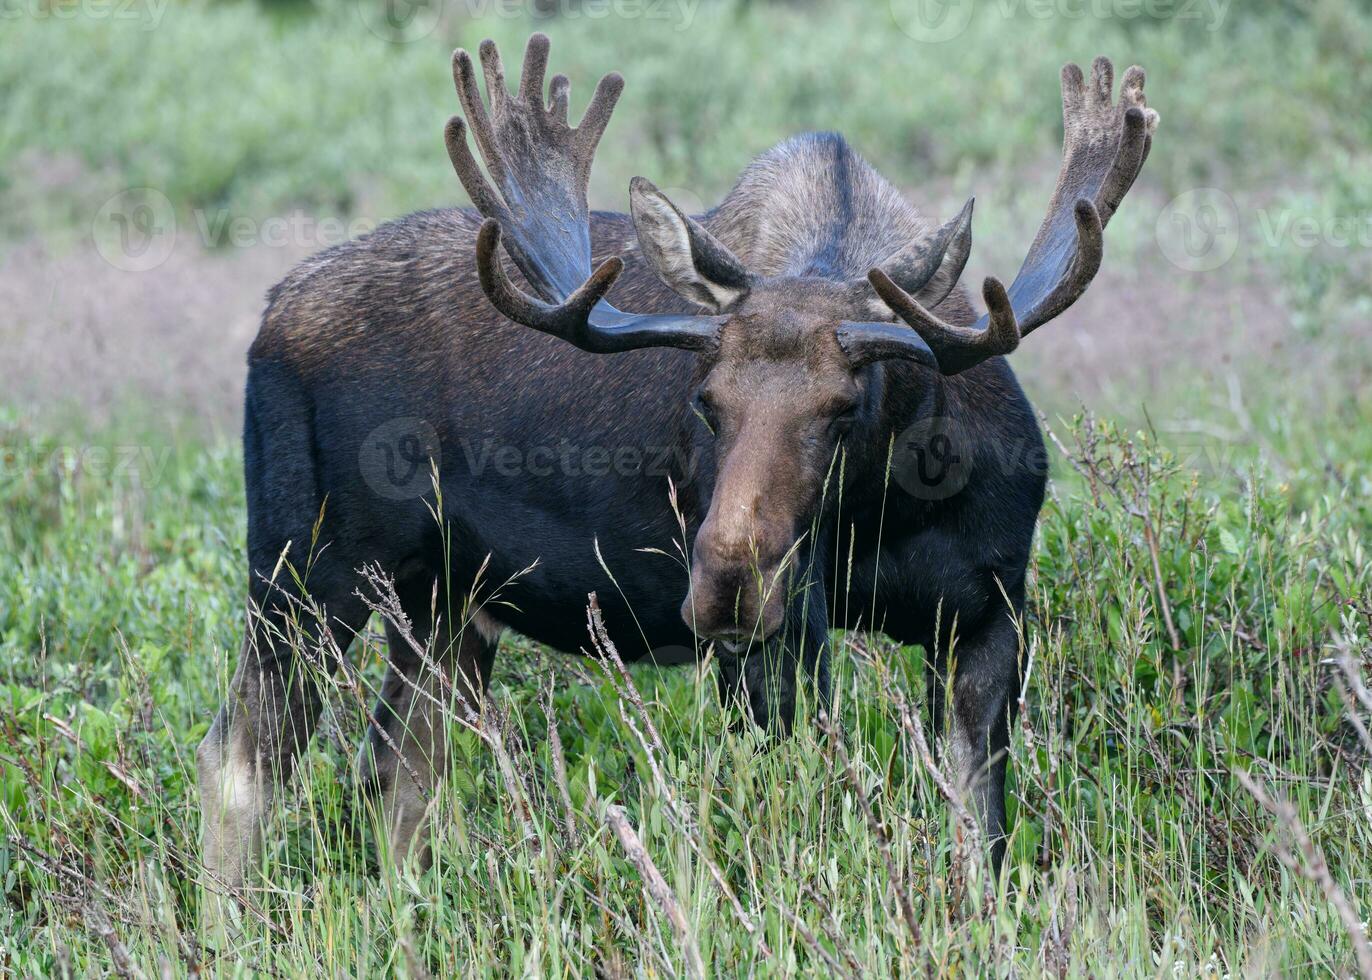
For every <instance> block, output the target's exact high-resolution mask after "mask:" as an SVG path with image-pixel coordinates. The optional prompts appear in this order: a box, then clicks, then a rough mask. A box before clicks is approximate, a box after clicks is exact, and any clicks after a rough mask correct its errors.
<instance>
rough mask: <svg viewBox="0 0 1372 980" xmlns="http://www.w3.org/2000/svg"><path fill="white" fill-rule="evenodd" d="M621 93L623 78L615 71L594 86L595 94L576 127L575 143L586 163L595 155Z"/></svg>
mask: <svg viewBox="0 0 1372 980" xmlns="http://www.w3.org/2000/svg"><path fill="white" fill-rule="evenodd" d="M623 91H624V76H623V75H621V74H620V73H619V72H617V71H612V72H610V73H609V74H608V75H606V76H605V77H603V78H602V79H601V80H600V81H599V82H598V83H597V84H596V87H595V92H594V93H593V94H592V95H591V104H590V105H588V106H587V107H586V111H585V113H583V114H582V116H581V123H580V125H578V126H577V127H576V137H577V143H578V144H579V145H580V147H581V152H582V154H583V155H584V156H585V157H586V159H587V161H588V162H589V160H590V158H591V157H593V156H594V155H595V151H596V147H597V146H599V145H600V137H601V136H603V135H605V127H606V126H608V125H609V124H610V114H611V113H613V112H614V111H615V106H616V105H617V104H618V103H619V96H620V94H621V93H622V92H623Z"/></svg>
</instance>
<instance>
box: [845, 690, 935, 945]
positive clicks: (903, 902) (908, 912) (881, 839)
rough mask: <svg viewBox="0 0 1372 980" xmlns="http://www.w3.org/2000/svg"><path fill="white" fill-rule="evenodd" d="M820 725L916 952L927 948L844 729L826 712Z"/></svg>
mask: <svg viewBox="0 0 1372 980" xmlns="http://www.w3.org/2000/svg"><path fill="white" fill-rule="evenodd" d="M819 726H820V728H821V729H822V730H823V732H824V734H825V736H826V741H825V756H826V757H827V758H828V760H829V762H830V764H831V765H832V764H833V761H834V757H835V756H836V757H837V759H838V763H839V765H840V766H841V767H842V769H843V774H844V776H845V777H846V778H847V780H848V784H849V785H850V786H851V787H852V789H853V795H855V796H856V797H857V801H858V805H859V806H860V807H861V808H862V815H863V816H864V817H865V818H866V819H867V826H868V829H870V830H871V832H872V837H873V839H874V840H875V841H876V844H877V850H878V851H879V852H880V854H881V860H882V863H883V864H884V865H885V866H886V878H887V881H888V882H889V884H890V886H891V890H892V891H893V892H894V893H895V896H896V903H897V905H898V906H899V907H900V916H901V918H902V919H903V920H904V922H905V928H906V929H907V930H909V932H910V940H911V942H913V943H914V946H915V949H916V951H918V950H919V949H921V948H922V947H923V945H924V934H923V931H922V930H921V929H920V926H919V919H918V918H917V917H916V916H915V906H914V904H913V903H912V902H911V901H910V890H909V889H908V888H907V887H906V884H905V879H904V876H903V875H901V873H900V870H899V869H898V868H897V867H896V860H895V857H894V855H893V854H892V853H891V839H890V836H889V835H888V834H887V832H886V828H885V827H884V826H883V825H882V823H881V821H880V820H879V819H877V815H876V811H875V810H873V809H872V801H871V800H870V799H868V797H867V792H866V790H864V789H863V788H862V782H861V781H860V780H859V779H858V775H857V770H856V769H854V768H853V761H852V759H850V758H849V756H848V749H847V747H846V746H845V745H844V744H843V732H842V730H841V729H840V728H839V727H838V725H837V724H836V723H835V722H833V721H832V720H830V718H829V715H828V713H826V712H821V713H820V716H819Z"/></svg>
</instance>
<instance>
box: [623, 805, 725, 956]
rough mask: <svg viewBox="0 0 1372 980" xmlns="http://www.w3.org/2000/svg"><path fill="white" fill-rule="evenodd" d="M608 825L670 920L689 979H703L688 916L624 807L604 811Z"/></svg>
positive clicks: (698, 953) (698, 950) (652, 896)
mask: <svg viewBox="0 0 1372 980" xmlns="http://www.w3.org/2000/svg"><path fill="white" fill-rule="evenodd" d="M605 822H606V823H607V824H609V825H610V829H611V830H613V831H614V834H615V836H616V837H617V838H619V845H620V847H622V848H623V849H624V856H625V857H627V858H628V859H629V863H630V864H632V865H633V866H634V867H635V868H637V869H638V873H639V874H640V875H642V876H643V887H644V888H645V889H646V890H647V892H648V894H649V896H650V897H651V898H652V899H653V901H654V902H656V903H657V907H658V908H659V909H661V910H662V914H663V915H664V916H665V917H666V919H667V921H668V922H669V923H671V926H672V930H673V931H674V932H675V933H676V938H677V942H678V943H679V944H680V946H681V949H682V952H683V953H684V955H685V957H686V974H687V976H691V977H704V976H705V964H704V963H703V962H702V961H701V958H700V948H699V947H698V946H697V945H696V940H695V936H694V934H692V932H691V926H690V923H689V922H687V921H686V913H685V912H683V911H682V910H681V904H680V903H679V902H678V901H677V900H676V895H675V893H673V891H672V889H671V888H670V887H669V886H668V884H667V880H666V879H665V878H663V877H662V872H660V871H658V870H657V865H655V864H653V859H652V858H651V857H649V856H648V852H647V850H645V849H644V847H643V842H642V841H641V840H639V837H638V834H637V833H636V832H635V831H634V828H633V825H632V824H631V823H629V818H628V816H627V815H626V814H625V812H624V808H623V807H620V806H615V805H614V804H611V805H610V806H609V807H607V808H606V810H605Z"/></svg>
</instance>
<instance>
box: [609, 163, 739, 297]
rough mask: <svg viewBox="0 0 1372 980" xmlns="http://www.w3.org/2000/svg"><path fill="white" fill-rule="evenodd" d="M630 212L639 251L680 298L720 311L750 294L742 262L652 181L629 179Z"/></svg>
mask: <svg viewBox="0 0 1372 980" xmlns="http://www.w3.org/2000/svg"><path fill="white" fill-rule="evenodd" d="M629 211H630V213H631V214H632V215H633V219H634V230H635V231H637V232H638V244H639V247H640V248H642V249H643V254H644V255H645V256H646V257H647V259H648V261H649V262H651V263H652V265H653V268H654V269H655V270H656V272H657V275H658V278H659V279H661V280H662V281H663V282H665V283H666V284H667V285H668V286H670V287H671V288H672V290H673V291H674V292H676V293H677V294H678V295H679V296H681V297H683V298H685V299H688V300H690V301H691V302H693V303H697V304H699V305H700V306H703V307H705V308H706V309H707V310H710V311H711V312H713V313H719V312H722V311H724V310H726V309H728V308H729V307H731V306H734V305H735V304H736V303H738V302H739V301H740V300H742V299H743V297H745V296H747V295H748V290H749V288H750V286H751V282H752V279H751V277H750V276H749V275H748V271H747V270H746V269H744V268H743V263H741V262H739V260H738V259H737V258H736V257H735V256H734V253H733V252H730V251H729V250H728V249H727V248H725V247H724V245H722V244H721V243H720V241H719V240H718V239H717V238H715V236H714V235H711V234H710V233H709V232H708V231H706V230H705V229H704V228H703V227H702V226H701V224H700V223H699V222H698V221H695V220H693V219H691V218H689V217H687V216H686V215H684V214H682V213H681V211H680V210H679V209H678V208H677V206H676V205H675V204H673V203H672V202H671V201H669V200H668V199H667V195H665V194H663V193H662V192H661V191H660V190H658V189H657V188H656V187H654V186H653V185H652V183H651V182H650V181H648V180H645V179H644V178H642V177H635V178H634V179H633V180H631V181H630V182H629Z"/></svg>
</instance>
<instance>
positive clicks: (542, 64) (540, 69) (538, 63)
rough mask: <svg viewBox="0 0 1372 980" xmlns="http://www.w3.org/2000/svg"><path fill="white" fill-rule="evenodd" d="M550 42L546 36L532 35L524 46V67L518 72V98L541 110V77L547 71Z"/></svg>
mask: <svg viewBox="0 0 1372 980" xmlns="http://www.w3.org/2000/svg"><path fill="white" fill-rule="evenodd" d="M551 48H552V42H550V41H549V40H548V35H546V34H541V33H540V34H534V35H532V36H531V37H530V38H529V43H528V44H526V45H525V46H524V67H523V68H521V69H520V70H519V98H521V99H523V100H524V101H525V102H531V103H533V104H534V105H536V106H538V107H539V108H540V109H541V108H543V77H544V75H545V74H546V73H547V71H548V52H549V50H551Z"/></svg>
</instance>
